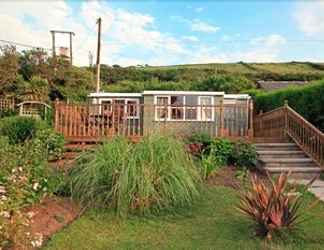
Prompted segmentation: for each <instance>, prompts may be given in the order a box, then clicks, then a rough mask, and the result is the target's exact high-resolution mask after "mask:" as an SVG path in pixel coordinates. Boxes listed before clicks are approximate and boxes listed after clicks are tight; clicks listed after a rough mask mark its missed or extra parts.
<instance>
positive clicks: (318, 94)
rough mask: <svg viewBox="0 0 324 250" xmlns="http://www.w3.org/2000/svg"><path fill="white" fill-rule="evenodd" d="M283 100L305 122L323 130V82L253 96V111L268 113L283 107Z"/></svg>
mask: <svg viewBox="0 0 324 250" xmlns="http://www.w3.org/2000/svg"><path fill="white" fill-rule="evenodd" d="M285 100H288V103H289V106H291V107H292V108H293V109H295V110H296V111H297V112H298V113H300V114H301V115H302V116H303V117H305V118H306V120H308V121H310V122H311V123H312V124H314V125H315V126H317V127H318V128H320V129H321V130H324V115H323V114H324V105H323V102H324V81H320V82H317V83H312V84H309V85H307V86H304V87H288V88H285V89H281V90H276V91H270V92H266V93H258V94H255V97H254V101H255V107H256V108H255V109H256V110H257V111H260V110H263V111H264V112H266V111H270V110H273V109H275V108H278V107H280V106H283V104H284V101H285Z"/></svg>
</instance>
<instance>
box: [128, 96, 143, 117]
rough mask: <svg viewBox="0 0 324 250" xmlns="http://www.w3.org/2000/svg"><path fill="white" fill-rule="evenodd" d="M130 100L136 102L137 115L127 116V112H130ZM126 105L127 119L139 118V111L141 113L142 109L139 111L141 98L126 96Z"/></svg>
mask: <svg viewBox="0 0 324 250" xmlns="http://www.w3.org/2000/svg"><path fill="white" fill-rule="evenodd" d="M129 101H135V102H136V104H135V105H134V106H135V107H136V116H127V114H128V102H129ZM125 105H126V109H125V113H126V118H127V119H139V113H140V111H139V108H140V106H139V100H138V99H136V98H126V99H125Z"/></svg>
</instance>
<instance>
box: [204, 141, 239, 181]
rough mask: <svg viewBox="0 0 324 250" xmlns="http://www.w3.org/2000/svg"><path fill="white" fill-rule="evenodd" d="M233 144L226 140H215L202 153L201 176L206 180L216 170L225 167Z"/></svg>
mask: <svg viewBox="0 0 324 250" xmlns="http://www.w3.org/2000/svg"><path fill="white" fill-rule="evenodd" d="M232 150H233V144H232V142H230V141H229V140H226V139H215V140H213V141H212V142H211V143H210V145H209V146H208V147H207V148H206V149H205V150H204V151H203V152H202V156H201V167H202V176H203V178H204V179H206V178H207V177H208V176H209V175H210V174H211V173H212V172H213V171H215V170H216V169H218V168H220V167H223V166H226V165H227V164H228V162H229V158H230V157H231V155H232Z"/></svg>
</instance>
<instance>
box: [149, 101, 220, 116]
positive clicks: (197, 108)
mask: <svg viewBox="0 0 324 250" xmlns="http://www.w3.org/2000/svg"><path fill="white" fill-rule="evenodd" d="M154 103H155V105H156V106H155V120H158V121H164V120H168V121H197V120H200V121H213V120H214V107H213V104H214V102H213V97H212V96H190V95H188V96H182V95H170V96H156V97H155V101H154Z"/></svg>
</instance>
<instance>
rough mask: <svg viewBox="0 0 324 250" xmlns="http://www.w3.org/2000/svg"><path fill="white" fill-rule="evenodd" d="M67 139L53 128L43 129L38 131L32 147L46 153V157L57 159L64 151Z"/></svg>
mask: <svg viewBox="0 0 324 250" xmlns="http://www.w3.org/2000/svg"><path fill="white" fill-rule="evenodd" d="M64 144H65V140H64V137H63V135H61V134H59V133H57V132H55V131H54V130H53V129H51V128H45V129H41V130H39V131H37V132H36V135H35V137H34V139H33V143H32V147H33V148H34V150H39V151H42V152H43V153H44V156H45V157H46V159H49V160H55V159H59V158H61V156H62V154H63V152H64Z"/></svg>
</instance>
